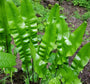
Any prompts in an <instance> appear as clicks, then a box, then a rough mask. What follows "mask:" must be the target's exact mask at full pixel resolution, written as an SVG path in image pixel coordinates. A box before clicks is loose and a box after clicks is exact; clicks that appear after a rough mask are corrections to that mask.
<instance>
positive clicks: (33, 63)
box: [32, 59, 34, 83]
mask: <svg viewBox="0 0 90 84" xmlns="http://www.w3.org/2000/svg"><path fill="white" fill-rule="evenodd" d="M32 82H33V83H34V62H33V59H32Z"/></svg>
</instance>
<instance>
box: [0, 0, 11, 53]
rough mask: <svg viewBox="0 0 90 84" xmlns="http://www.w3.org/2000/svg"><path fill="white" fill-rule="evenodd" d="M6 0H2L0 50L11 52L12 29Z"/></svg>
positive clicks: (0, 6) (0, 9)
mask: <svg viewBox="0 0 90 84" xmlns="http://www.w3.org/2000/svg"><path fill="white" fill-rule="evenodd" d="M5 2H6V0H0V51H3V50H5V52H8V53H10V52H11V51H10V50H11V47H10V42H11V37H10V35H9V33H10V30H9V26H8V20H7V13H6V6H5Z"/></svg>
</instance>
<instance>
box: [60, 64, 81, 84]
mask: <svg viewBox="0 0 90 84" xmlns="http://www.w3.org/2000/svg"><path fill="white" fill-rule="evenodd" d="M58 71H59V74H60V75H61V81H62V82H63V83H65V84H82V83H81V81H80V79H79V78H78V74H77V73H76V71H75V70H73V69H72V68H71V67H70V66H68V65H62V66H60V69H59V70H58Z"/></svg>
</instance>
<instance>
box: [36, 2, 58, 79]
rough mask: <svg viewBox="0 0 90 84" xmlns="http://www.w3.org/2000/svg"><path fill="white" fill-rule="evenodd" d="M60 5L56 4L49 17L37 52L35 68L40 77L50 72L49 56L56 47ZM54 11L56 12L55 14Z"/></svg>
mask: <svg viewBox="0 0 90 84" xmlns="http://www.w3.org/2000/svg"><path fill="white" fill-rule="evenodd" d="M57 11H59V5H57V4H56V5H55V6H54V7H53V8H52V10H51V12H50V16H49V19H48V25H47V27H46V30H45V31H46V32H45V35H44V37H43V39H42V42H41V44H40V46H39V50H38V53H37V54H36V57H35V60H34V61H36V63H35V66H36V67H35V68H36V69H37V70H36V72H37V73H38V74H39V76H40V77H45V75H46V74H47V73H48V69H47V65H46V64H47V59H48V58H49V54H50V52H51V51H52V50H53V49H54V48H55V40H56V18H57V17H58V15H59V12H57ZM53 13H54V14H53Z"/></svg>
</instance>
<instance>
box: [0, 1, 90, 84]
mask: <svg viewBox="0 0 90 84" xmlns="http://www.w3.org/2000/svg"><path fill="white" fill-rule="evenodd" d="M42 4H45V6H46V5H47V6H48V3H47V2H42ZM49 4H50V2H49ZM51 4H52V2H51ZM68 4H69V5H70V7H71V8H70V7H68ZM62 7H64V10H63V11H62V12H63V13H64V14H65V13H66V14H65V15H66V16H67V19H66V21H67V22H68V24H69V27H73V28H74V30H75V29H76V28H77V26H79V25H80V24H81V23H82V22H83V21H82V20H78V19H76V18H75V17H73V16H72V14H73V11H71V10H73V9H74V8H75V7H74V6H73V5H72V4H71V3H66V2H63V4H62ZM72 8H73V9H72ZM81 9H82V10H84V9H83V8H81ZM74 10H76V9H74ZM78 10H79V8H78ZM68 12H69V13H68ZM36 13H37V12H36ZM39 14H40V13H39ZM42 15H43V14H42ZM42 15H40V17H41V16H42ZM37 16H38V15H37ZM70 16H71V17H70ZM42 17H43V16H42ZM42 21H43V20H42ZM40 22H41V21H40ZM77 23H78V24H77ZM88 23H89V22H88ZM88 26H89V24H88ZM43 29H44V28H43ZM87 31H88V32H90V30H89V27H87ZM42 33H43V32H42ZM39 34H40V33H39ZM88 34H89V33H88ZM88 34H87V35H86V37H89V35H88ZM89 41H90V40H87V41H86V40H85V42H89ZM85 42H84V43H85ZM12 43H13V42H12ZM84 43H83V44H82V45H84ZM76 53H77V52H76ZM17 56H18V58H17V66H16V67H17V68H18V69H21V61H20V59H19V55H17ZM72 58H73V57H72ZM72 58H70V60H72ZM89 64H90V63H88V65H87V66H86V67H85V69H84V71H83V73H81V74H80V77H81V78H82V81H84V84H89V82H90V81H89V77H90V73H89V72H90V71H89V70H90V67H89ZM87 73H88V74H87ZM23 74H24V73H23V72H22V71H19V72H18V73H16V75H15V76H14V77H13V81H14V82H15V83H16V82H17V84H18V83H19V84H20V83H21V84H24V82H23V80H24V78H23ZM17 76H19V77H18V78H17ZM1 77H2V74H1ZM84 77H86V78H84ZM20 80H21V81H20ZM7 84H9V83H8V82H7Z"/></svg>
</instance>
